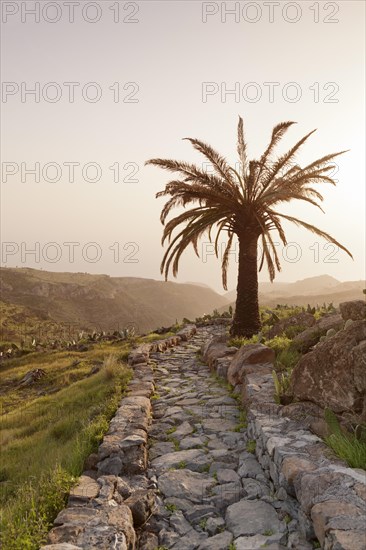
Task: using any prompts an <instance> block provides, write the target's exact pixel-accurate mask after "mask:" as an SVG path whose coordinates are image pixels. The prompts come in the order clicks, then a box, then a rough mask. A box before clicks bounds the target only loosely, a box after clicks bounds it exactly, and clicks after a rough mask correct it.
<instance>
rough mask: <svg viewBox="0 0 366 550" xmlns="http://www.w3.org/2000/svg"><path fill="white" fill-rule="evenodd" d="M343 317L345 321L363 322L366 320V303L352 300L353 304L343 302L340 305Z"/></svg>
mask: <svg viewBox="0 0 366 550" xmlns="http://www.w3.org/2000/svg"><path fill="white" fill-rule="evenodd" d="M339 309H340V310H341V315H342V317H343V319H344V320H345V321H348V319H351V320H352V321H362V320H363V319H366V301H365V300H352V301H351V302H342V303H341V304H339Z"/></svg>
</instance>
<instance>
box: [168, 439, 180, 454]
mask: <svg viewBox="0 0 366 550" xmlns="http://www.w3.org/2000/svg"><path fill="white" fill-rule="evenodd" d="M167 441H169V442H170V443H173V445H174V450H175V451H179V450H180V445H179V441H178V439H177V438H176V437H168V439H167Z"/></svg>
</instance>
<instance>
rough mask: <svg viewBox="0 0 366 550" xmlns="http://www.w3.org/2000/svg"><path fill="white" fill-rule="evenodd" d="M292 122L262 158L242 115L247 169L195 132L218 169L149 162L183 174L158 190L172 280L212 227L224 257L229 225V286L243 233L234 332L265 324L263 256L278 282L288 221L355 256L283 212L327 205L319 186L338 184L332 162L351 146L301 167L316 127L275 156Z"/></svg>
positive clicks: (277, 130)
mask: <svg viewBox="0 0 366 550" xmlns="http://www.w3.org/2000/svg"><path fill="white" fill-rule="evenodd" d="M292 124H294V122H282V123H280V124H278V125H277V126H275V127H274V129H273V131H272V137H271V140H270V143H269V145H268V147H267V149H266V150H265V151H264V153H263V154H262V156H261V157H260V159H259V160H251V161H248V159H247V146H246V142H245V139H244V128H243V120H242V119H241V118H240V117H239V124H238V144H237V151H238V155H239V161H240V168H239V170H238V171H237V170H235V169H234V168H232V167H230V166H229V165H228V163H227V161H226V160H225V159H224V158H223V157H222V156H220V155H219V154H218V153H217V152H216V151H215V150H214V149H212V147H211V146H210V145H208V144H206V143H204V142H202V141H199V140H198V139H192V138H185V139H188V141H190V142H191V143H192V145H193V147H194V148H195V149H196V150H197V151H199V152H200V153H202V154H203V155H204V156H205V157H206V159H208V161H209V162H210V163H211V165H212V166H213V169H214V173H207V171H205V170H203V169H202V168H200V167H198V166H196V165H194V164H190V163H187V162H182V161H176V160H168V159H161V158H154V159H150V160H148V161H147V162H146V164H153V165H156V166H159V167H161V168H164V169H165V170H168V171H169V172H173V173H177V174H179V176H180V178H179V179H173V180H172V181H170V182H169V183H167V184H166V187H165V189H164V191H161V192H159V193H157V195H156V197H161V196H169V197H170V198H169V200H168V201H167V202H166V204H165V206H164V208H163V210H162V212H161V222H162V223H163V225H165V228H164V233H163V238H162V244H164V242H165V241H166V239H168V242H169V246H168V248H167V250H166V252H165V255H164V257H163V261H162V263H161V272H162V273H164V274H165V279H166V280H167V278H168V274H169V271H170V268H172V272H173V276H174V277H175V276H176V275H177V272H178V264H179V259H180V257H181V255H182V253H183V251H184V250H185V249H186V248H187V246H188V245H189V244H192V245H193V248H194V250H195V252H196V254H197V256H198V257H199V252H198V246H197V245H198V240H199V239H200V237H202V235H203V234H205V233H206V232H207V233H208V237H209V240H210V242H212V241H211V233H212V230H213V229H216V231H217V234H216V238H215V253H216V256H217V257H218V239H219V236H220V234H221V232H222V231H226V232H227V236H228V240H227V244H226V246H225V251H224V254H223V256H222V283H223V287H224V289H226V290H227V268H228V263H229V254H230V250H231V248H232V245H233V239H234V236H236V237H237V238H238V242H239V270H238V284H237V299H236V307H235V315H234V319H233V323H232V326H231V334H232V335H233V336H246V337H250V336H252V335H253V334H256V333H257V332H258V331H259V329H260V316H259V306H258V260H259V271H261V269H262V267H263V264H264V262H266V264H267V267H268V271H269V277H270V280H271V282H272V281H273V280H274V278H275V272H276V268H277V270H278V271H280V270H281V266H280V262H279V258H278V254H277V252H276V248H275V244H274V241H273V238H272V234H273V233H272V231H273V230H274V231H277V233H278V235H279V237H280V239H281V241H282V243H283V245H284V246H286V244H287V242H286V236H285V233H284V230H283V228H282V220H286V221H290V222H292V223H294V224H295V225H297V226H302V227H305V229H308V230H309V231H311V232H312V233H315V235H318V236H320V237H322V238H324V239H326V240H327V241H329V242H331V243H334V244H335V245H337V246H338V247H339V248H341V249H342V250H344V251H345V252H347V254H349V255H350V256H351V257H352V255H351V253H350V252H349V251H348V250H347V249H346V248H345V247H344V246H342V245H341V244H340V243H339V242H338V241H336V240H335V239H334V238H333V237H332V236H331V235H328V233H325V232H324V231H321V230H320V229H318V228H317V227H315V226H313V225H310V224H309V223H307V222H305V221H303V220H299V219H298V218H295V217H293V216H289V215H285V214H281V213H280V212H278V211H277V206H278V205H279V204H280V203H286V202H289V201H291V200H295V199H297V200H302V201H306V202H308V203H310V204H313V205H314V206H317V207H318V208H320V209H321V207H320V206H319V204H318V202H317V200H318V201H322V200H323V197H322V195H321V194H320V193H319V192H318V191H317V190H315V189H314V187H313V184H316V183H323V182H328V183H331V184H333V185H335V182H334V180H333V179H332V178H331V177H330V176H329V175H327V172H328V171H329V170H330V169H332V165H331V164H329V163H330V161H332V160H333V159H334V158H335V157H336V156H338V155H341V154H342V153H344V152H345V151H341V152H339V153H334V154H330V155H325V156H323V157H322V158H320V159H318V160H316V161H314V162H312V163H311V164H308V165H307V166H305V167H304V168H301V167H300V166H299V165H298V164H297V163H295V162H294V158H295V155H296V153H297V152H298V150H299V149H300V147H301V146H302V145H303V144H304V143H305V141H306V140H307V139H308V138H309V136H311V134H312V133H313V132H314V131H315V130H314V131H313V132H310V133H309V134H307V135H306V136H305V137H303V138H302V139H301V140H300V141H299V142H298V143H296V145H294V146H293V147H292V148H291V149H290V150H289V151H288V152H287V153H285V154H284V155H282V156H279V157H278V158H274V159H273V152H274V149H275V147H276V145H277V144H278V142H279V141H280V139H281V138H282V137H283V135H284V134H285V132H286V131H287V130H288V129H289V128H290V126H292ZM186 205H192V207H191V208H190V209H188V210H185V211H184V212H183V213H181V214H179V215H177V216H176V217H175V218H173V219H171V220H170V221H169V222H167V217H168V215H169V213H170V211H171V210H172V209H173V208H174V207H177V206H183V207H185V206H186ZM321 210H322V209H321ZM166 222H167V223H166ZM179 226H180V227H179ZM176 228H179V232H178V233H177V234H176V235H175V236H174V237H173V232H174V230H175V229H176ZM259 239H261V245H262V247H261V248H262V252H261V257H260V258H258V240H259Z"/></svg>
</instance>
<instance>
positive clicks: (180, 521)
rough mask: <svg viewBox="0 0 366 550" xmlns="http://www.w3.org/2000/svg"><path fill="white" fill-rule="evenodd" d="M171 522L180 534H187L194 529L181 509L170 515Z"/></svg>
mask: <svg viewBox="0 0 366 550" xmlns="http://www.w3.org/2000/svg"><path fill="white" fill-rule="evenodd" d="M169 523H170V525H171V527H173V529H174V531H176V532H177V533H178V535H180V536H183V535H185V534H186V533H188V531H190V530H191V529H192V525H191V524H190V523H189V522H188V521H187V520H186V518H185V517H184V515H183V513H182V512H181V511H180V510H179V511H178V512H174V513H173V514H172V515H171V516H170V518H169Z"/></svg>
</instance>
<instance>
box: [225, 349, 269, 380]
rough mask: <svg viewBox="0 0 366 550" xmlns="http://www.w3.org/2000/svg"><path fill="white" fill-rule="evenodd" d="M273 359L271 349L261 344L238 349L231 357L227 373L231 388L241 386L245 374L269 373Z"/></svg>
mask: <svg viewBox="0 0 366 550" xmlns="http://www.w3.org/2000/svg"><path fill="white" fill-rule="evenodd" d="M274 359H275V352H274V351H273V349H271V348H268V347H267V346H264V345H263V344H248V345H247V346H243V347H241V348H240V349H239V351H238V352H237V353H236V354H235V355H234V356H233V358H232V361H231V363H230V366H229V369H228V371H227V379H228V381H229V383H230V384H231V385H232V386H236V385H237V384H241V383H242V382H243V380H244V376H245V375H246V374H250V373H252V372H256V371H260V372H261V373H263V374H264V373H271V369H272V365H273V362H274Z"/></svg>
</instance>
